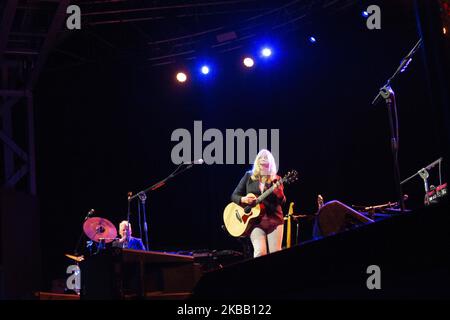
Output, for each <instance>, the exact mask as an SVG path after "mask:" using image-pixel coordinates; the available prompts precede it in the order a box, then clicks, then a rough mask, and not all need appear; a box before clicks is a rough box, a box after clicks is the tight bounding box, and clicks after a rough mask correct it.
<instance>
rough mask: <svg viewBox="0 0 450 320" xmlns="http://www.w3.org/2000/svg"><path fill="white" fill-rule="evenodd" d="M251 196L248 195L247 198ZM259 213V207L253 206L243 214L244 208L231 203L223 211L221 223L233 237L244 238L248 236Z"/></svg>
mask: <svg viewBox="0 0 450 320" xmlns="http://www.w3.org/2000/svg"><path fill="white" fill-rule="evenodd" d="M249 195H253V194H252V193H249V194H248V195H247V196H249ZM260 213H261V207H260V205H259V204H257V205H255V206H254V207H253V208H252V210H251V211H250V212H249V213H245V211H244V208H243V207H241V206H240V205H238V204H236V203H234V202H231V203H229V204H228V205H227V206H226V207H225V210H224V211H223V221H224V223H225V227H226V228H227V231H228V232H229V233H230V234H231V235H232V236H233V237H244V236H247V235H248V231H249V230H250V227H251V226H252V225H253V223H254V222H255V219H256V218H258V217H259V215H260Z"/></svg>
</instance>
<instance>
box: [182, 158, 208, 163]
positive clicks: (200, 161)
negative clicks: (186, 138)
mask: <svg viewBox="0 0 450 320" xmlns="http://www.w3.org/2000/svg"><path fill="white" fill-rule="evenodd" d="M204 162H205V161H203V159H197V160H194V161H192V162H184V164H203V163H204Z"/></svg>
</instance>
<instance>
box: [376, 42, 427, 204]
mask: <svg viewBox="0 0 450 320" xmlns="http://www.w3.org/2000/svg"><path fill="white" fill-rule="evenodd" d="M421 44H422V39H419V41H418V42H417V43H416V45H415V46H414V48H413V49H412V50H411V51H410V52H409V53H408V54H407V55H406V56H405V57H404V58H403V60H402V61H401V63H400V66H399V67H398V68H397V70H396V71H395V72H394V74H393V75H392V76H391V77H390V78H389V79H388V80H387V82H386V84H385V85H384V86H383V87H381V89H380V91H379V92H378V94H377V96H376V97H375V99H373V101H372V105H376V104H378V103H379V102H380V101H381V100H382V99H383V100H384V101H385V103H386V106H387V109H388V116H389V129H390V134H391V152H392V156H393V161H394V174H395V184H396V189H397V193H398V198H399V204H400V211H401V212H402V213H403V212H404V211H405V202H404V199H403V192H402V184H401V183H400V166H399V163H398V151H399V128H398V127H399V126H398V116H397V104H396V102H395V93H394V90H392V88H391V82H392V80H394V79H395V77H397V75H398V74H399V73H401V72H403V71H405V70H406V68H407V67H408V65H409V63H410V62H411V60H412V56H413V55H414V53H415V52H416V51H417V50H418V49H419V47H420V46H421Z"/></svg>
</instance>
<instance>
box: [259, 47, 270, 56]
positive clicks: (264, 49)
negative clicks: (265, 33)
mask: <svg viewBox="0 0 450 320" xmlns="http://www.w3.org/2000/svg"><path fill="white" fill-rule="evenodd" d="M261 54H262V56H263V57H266V58H267V57H270V56H271V55H272V50H271V49H270V48H263V49H262V50H261Z"/></svg>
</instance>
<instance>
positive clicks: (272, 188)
mask: <svg viewBox="0 0 450 320" xmlns="http://www.w3.org/2000/svg"><path fill="white" fill-rule="evenodd" d="M283 182H284V178H283V179H282V180H281V183H283ZM278 185H279V182H277V183H274V184H273V186H271V187H270V188H269V189H267V190H266V191H264V192H263V193H262V194H261V195H260V196H259V197H258V199H256V203H261V202H263V201H264V199H266V198H267V197H268V196H269V195H270V194H271V193H272V192H273V191H274V190H275V188H276V187H278Z"/></svg>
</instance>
